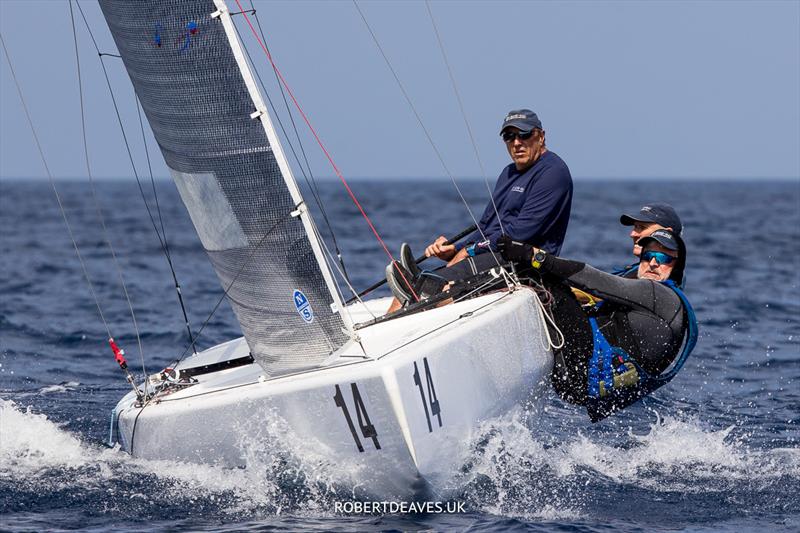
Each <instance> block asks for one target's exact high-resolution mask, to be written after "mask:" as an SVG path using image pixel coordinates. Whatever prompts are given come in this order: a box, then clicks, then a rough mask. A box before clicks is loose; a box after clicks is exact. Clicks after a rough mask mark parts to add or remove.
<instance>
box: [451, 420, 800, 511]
mask: <svg viewBox="0 0 800 533" xmlns="http://www.w3.org/2000/svg"><path fill="white" fill-rule="evenodd" d="M531 415H532V413H528V412H524V411H523V410H522V409H517V410H516V411H514V412H511V413H509V414H507V415H505V416H503V417H500V418H497V419H494V420H491V421H487V422H485V423H484V424H483V426H482V427H481V429H480V433H479V437H478V438H477V439H475V443H474V450H475V452H474V456H473V458H472V461H471V462H470V463H469V464H468V465H466V466H465V468H464V474H465V475H464V485H465V486H466V487H467V488H466V489H465V491H464V493H463V497H465V498H468V499H469V500H471V501H472V503H473V505H474V506H476V507H477V508H479V509H480V510H481V511H483V512H487V513H491V514H496V515H503V516H514V517H521V518H525V519H539V520H542V519H544V520H554V519H572V518H576V517H580V516H582V515H583V514H585V510H586V507H587V505H590V504H591V503H592V502H591V501H590V500H591V499H592V498H594V497H596V495H597V493H598V490H597V489H598V487H600V488H601V491H602V490H606V492H608V493H613V492H616V491H618V490H619V489H620V488H621V487H622V486H625V487H627V488H633V489H639V490H644V491H652V492H660V493H665V492H679V493H708V492H729V493H730V492H738V493H739V494H740V495H742V494H744V495H745V496H746V495H751V494H757V493H759V491H761V490H762V489H764V488H765V487H768V486H772V485H775V484H776V482H778V481H779V480H781V479H784V480H785V479H789V480H791V483H790V484H792V485H797V483H798V482H799V481H800V449H797V448H779V449H773V450H751V449H749V448H748V446H747V443H746V442H745V440H744V439H743V438H738V439H737V438H734V437H733V436H732V430H733V429H734V427H733V426H731V427H727V428H724V429H719V430H714V429H708V428H706V427H705V426H704V424H703V423H702V422H701V421H700V420H699V419H697V418H696V417H688V416H687V417H664V418H660V417H657V420H656V421H655V422H654V423H652V424H651V425H649V427H648V428H647V430H646V431H645V432H643V433H642V434H637V433H634V432H633V431H631V430H628V433H627V435H623V441H622V442H615V443H609V442H608V441H609V440H611V439H609V438H608V437H609V435H608V434H607V433H602V432H597V433H594V434H592V436H587V435H585V434H583V433H580V432H578V433H574V432H573V435H574V436H573V437H572V438H569V439H567V440H566V441H563V442H558V441H554V440H555V439H553V438H552V435H546V434H544V433H542V430H541V428H539V427H537V421H536V420H533V417H532V416H531ZM536 416H537V417H538V416H539V414H537V415H536ZM550 429H552V428H550ZM558 433H559V434H562V435H563V434H565V433H567V432H566V431H564V429H561V430H560V431H559V432H558ZM534 435H540V438H536V437H535V436H534Z"/></svg>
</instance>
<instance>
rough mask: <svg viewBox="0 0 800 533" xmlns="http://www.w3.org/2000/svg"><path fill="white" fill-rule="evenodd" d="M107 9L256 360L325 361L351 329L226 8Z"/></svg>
mask: <svg viewBox="0 0 800 533" xmlns="http://www.w3.org/2000/svg"><path fill="white" fill-rule="evenodd" d="M100 6H101V8H102V10H103V14H104V15H105V18H106V21H107V23H108V26H109V28H110V29H111V34H112V35H113V37H114V40H115V42H116V44H117V48H118V49H119V53H120V55H121V56H122V60H123V61H124V63H125V67H126V68H127V70H128V74H129V75H130V78H131V81H132V82H133V86H134V89H135V90H136V94H137V95H138V97H139V100H140V101H141V104H142V108H143V109H144V112H145V114H146V116H147V119H148V121H149V123H150V126H151V128H152V129H153V133H154V134H155V138H156V140H157V141H158V144H159V147H160V148H161V152H162V154H163V156H164V159H165V160H166V163H167V166H168V167H169V168H170V171H171V173H172V177H173V179H174V180H175V184H176V185H177V188H178V191H179V192H180V195H181V198H182V199H183V202H184V204H185V205H186V208H187V209H188V211H189V215H190V216H191V219H192V222H193V223H194V226H195V229H196V230H197V233H198V235H199V236H200V240H201V241H202V243H203V247H204V248H205V250H206V252H207V253H208V256H209V258H210V259H211V263H212V264H213V266H214V269H215V270H216V273H217V275H218V276H219V279H220V282H221V284H222V287H223V288H224V289H225V290H227V296H228V299H229V301H230V303H231V307H232V308H233V311H234V312H235V313H236V317H237V319H238V320H239V323H240V324H241V327H242V331H243V333H244V336H245V339H246V340H247V343H248V345H249V346H250V350H251V352H252V354H253V357H254V358H255V360H256V361H257V362H258V363H259V364H260V365H261V366H262V367H263V368H264V370H265V371H266V372H267V373H268V374H270V375H278V374H282V373H287V372H291V371H293V370H296V369H300V368H308V367H313V366H316V365H318V364H320V363H321V362H322V361H323V360H324V359H325V358H326V357H327V356H328V355H329V354H330V353H331V352H332V351H333V350H335V349H337V348H338V347H340V346H341V345H342V344H344V343H345V342H346V341H347V340H348V338H349V337H348V331H349V325H347V324H346V323H345V320H344V319H343V317H342V316H341V315H340V311H341V310H342V309H343V307H342V304H341V298H340V296H339V294H338V291H337V288H336V285H335V283H334V280H333V276H332V274H331V271H330V269H329V268H328V265H327V262H326V259H325V255H324V254H323V251H322V247H321V243H320V241H319V239H318V236H317V234H316V232H315V229H314V225H313V221H312V220H311V218H310V214H309V213H308V211H307V209H306V207H305V204H304V203H303V199H302V197H301V195H300V192H299V190H298V188H297V185H296V183H295V181H294V178H293V177H292V174H291V170H290V168H289V166H288V164H287V163H286V159H285V157H284V154H283V151H282V149H281V146H280V144H279V142H278V139H277V136H276V135H275V131H274V129H273V126H272V123H271V121H270V119H269V116H268V113H267V109H266V106H265V105H264V101H263V99H262V97H261V95H260V94H259V91H258V88H257V86H256V84H255V82H254V80H253V76H252V73H251V71H250V68H249V66H248V64H247V62H246V61H245V58H244V56H243V54H242V48H241V44H240V42H239V40H238V37H237V35H236V31H235V29H234V27H233V23H232V20H231V17H230V14H229V12H228V9H227V7H226V6H225V3H224V2H223V1H222V0H152V1H136V2H131V1H130V0H101V1H100Z"/></svg>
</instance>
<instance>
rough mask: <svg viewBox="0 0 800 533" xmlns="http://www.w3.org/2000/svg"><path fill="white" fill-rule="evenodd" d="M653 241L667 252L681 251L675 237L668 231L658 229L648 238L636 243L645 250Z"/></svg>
mask: <svg viewBox="0 0 800 533" xmlns="http://www.w3.org/2000/svg"><path fill="white" fill-rule="evenodd" d="M653 241H655V242H657V243H658V244H660V245H661V246H663V247H664V248H666V249H667V250H673V251H678V250H679V249H680V246H679V245H678V241H677V239H676V238H675V235H674V234H673V233H672V232H671V231H669V230H667V229H657V230H655V231H654V232H653V233H651V234H650V235H648V236H647V237H642V238H641V239H639V240H638V241H636V244H638V245H639V246H641V247H642V248H644V247H645V246H647V244H648V243H651V242H653Z"/></svg>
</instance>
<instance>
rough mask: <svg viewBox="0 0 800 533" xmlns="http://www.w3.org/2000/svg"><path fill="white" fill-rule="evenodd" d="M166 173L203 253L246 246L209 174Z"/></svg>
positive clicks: (171, 171) (223, 196)
mask: <svg viewBox="0 0 800 533" xmlns="http://www.w3.org/2000/svg"><path fill="white" fill-rule="evenodd" d="M169 171H170V173H171V174H172V179H174V180H175V185H177V187H178V192H179V193H180V195H181V199H182V200H183V203H184V204H186V208H187V209H188V210H189V216H190V217H191V218H192V223H193V224H194V227H195V229H196V230H197V234H198V235H199V236H200V241H201V242H202V243H203V247H204V248H205V249H206V250H208V251H210V252H215V251H220V250H230V249H231V248H243V247H245V246H247V245H248V244H249V243H248V241H247V236H246V235H245V234H244V231H242V227H241V226H240V225H239V221H238V220H237V219H236V216H235V215H234V214H233V208H231V204H230V202H228V199H227V198H226V196H225V194H224V193H223V192H222V189H220V186H219V182H218V181H217V178H216V176H215V175H214V173H213V172H180V171H178V170H174V169H169Z"/></svg>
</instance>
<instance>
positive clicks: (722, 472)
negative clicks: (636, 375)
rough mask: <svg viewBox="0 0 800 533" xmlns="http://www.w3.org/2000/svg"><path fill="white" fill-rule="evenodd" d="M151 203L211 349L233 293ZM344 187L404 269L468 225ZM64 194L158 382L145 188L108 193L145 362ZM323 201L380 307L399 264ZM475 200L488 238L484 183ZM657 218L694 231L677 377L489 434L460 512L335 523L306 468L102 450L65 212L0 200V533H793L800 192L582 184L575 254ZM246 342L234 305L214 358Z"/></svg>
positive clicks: (104, 265) (107, 306)
mask: <svg viewBox="0 0 800 533" xmlns="http://www.w3.org/2000/svg"><path fill="white" fill-rule="evenodd" d="M143 185H144V191H145V193H146V195H147V199H148V201H149V202H150V207H151V209H152V210H153V215H154V217H155V218H156V223H157V224H159V227H160V222H158V214H157V211H156V206H155V202H154V196H153V191H152V189H151V186H150V184H149V183H145V184H143ZM156 185H157V186H156V190H157V193H158V204H159V206H160V212H161V217H162V218H163V223H164V227H165V229H166V237H167V241H168V244H169V250H170V253H171V257H172V261H173V263H174V265H175V271H176V274H177V277H178V280H179V281H180V283H181V286H182V289H183V294H184V296H185V300H186V305H187V309H188V312H189V318H190V321H191V323H192V325H193V327H194V328H195V329H197V328H198V327H199V324H201V323H202V322H203V321H205V320H206V318H207V317H208V315H209V313H210V312H211V310H212V308H213V307H214V305H215V304H216V302H217V300H218V299H219V297H220V295H221V288H220V286H219V284H218V281H217V278H216V276H215V274H214V273H213V271H212V269H211V267H210V265H209V263H208V261H207V259H206V256H205V253H204V252H203V250H202V249H201V246H200V243H199V240H198V238H197V236H196V235H195V233H194V230H193V228H192V225H191V221H190V220H189V217H188V215H187V213H186V211H185V209H184V207H183V205H182V204H181V202H180V199H179V197H178V194H177V192H176V190H175V188H174V186H173V185H172V183H171V182H169V181H160V182H157V183H156ZM351 185H352V187H353V190H354V192H355V193H356V195H357V196H358V197H359V199H360V200H361V201H362V203H363V204H364V208H365V209H366V211H367V212H368V213H369V214H370V215H371V216H372V218H373V220H374V222H375V225H376V226H377V228H378V230H379V231H380V232H381V234H382V236H383V238H384V239H385V240H386V242H387V243H388V244H389V246H390V247H391V248H393V249H395V250H396V249H398V248H399V246H400V243H401V242H402V241H408V242H409V243H410V244H411V245H412V247H413V249H414V250H415V252H417V253H419V252H421V251H422V249H423V247H424V245H425V244H427V243H428V242H429V241H431V240H432V239H433V238H435V237H436V236H438V235H439V234H440V233H443V234H445V235H447V234H452V233H456V232H458V231H459V230H461V229H462V228H464V227H465V226H467V225H469V223H470V222H471V220H470V217H469V214H468V212H467V210H466V208H465V206H464V205H463V204H462V203H461V201H460V199H459V197H458V194H457V193H456V191H455V189H454V187H453V185H452V183H450V182H442V181H440V180H414V181H410V180H406V181H404V180H390V181H370V180H358V181H355V182H353V183H352V184H351ZM57 186H58V191H59V193H60V195H61V197H62V201H63V203H64V206H65V208H66V211H67V213H68V216H69V220H70V222H71V224H72V226H73V232H74V235H75V239H76V241H77V242H78V245H79V247H80V250H81V253H82V255H83V259H84V261H85V262H86V266H87V270H88V272H89V276H90V278H91V280H92V283H93V286H94V290H95V292H96V294H97V297H98V300H99V301H100V305H101V309H102V312H103V315H104V317H105V320H106V321H107V323H108V325H109V328H110V330H111V332H112V334H113V335H114V337H115V338H116V339H117V340H118V341H119V343H120V344H121V345H122V346H123V347H124V348H125V349H126V351H127V354H128V358H129V361H130V362H131V366H132V367H133V368H134V370H136V371H137V372H139V373H141V365H142V362H141V361H142V359H143V360H144V364H145V365H146V369H147V372H150V373H152V372H156V371H158V370H160V369H161V368H162V367H164V366H165V365H166V364H168V363H169V362H170V361H171V360H172V359H173V358H174V357H176V356H177V355H179V354H180V353H181V352H183V350H184V348H185V347H186V332H185V329H184V325H183V319H182V316H181V312H180V307H179V305H178V301H177V298H176V295H175V290H174V287H173V282H172V276H171V274H170V270H169V267H168V264H167V262H166V260H165V258H164V254H163V253H162V250H161V247H160V245H159V242H158V239H157V238H156V236H155V233H154V231H153V227H152V223H151V220H150V219H149V217H148V213H147V211H146V210H145V206H144V203H143V201H142V198H141V197H140V192H139V189H138V187H137V185H136V183H135V181H132V180H125V181H100V182H98V183H97V184H96V194H97V200H98V205H99V206H100V207H101V209H102V212H103V214H104V216H105V220H106V224H107V227H108V233H109V236H110V240H111V242H112V244H113V245H114V250H115V252H116V255H117V258H118V261H119V265H120V267H121V268H120V270H121V272H122V275H123V276H124V279H125V282H126V284H127V288H128V292H129V294H130V297H131V302H132V305H133V308H134V310H135V314H136V319H137V323H138V328H139V331H140V333H141V341H142V348H143V353H142V354H140V352H139V348H138V345H137V342H136V337H135V331H134V328H133V325H132V320H131V316H130V311H129V309H128V304H127V302H126V300H125V297H124V294H123V291H122V289H121V286H120V281H119V273H118V271H117V269H116V267H115V264H114V261H113V260H112V259H111V256H110V253H109V250H108V248H107V246H106V243H105V238H104V235H103V231H102V227H101V225H100V221H99V218H98V213H97V210H96V207H95V204H94V202H93V201H92V191H91V189H90V187H89V184H88V183H87V182H66V181H64V182H58V183H57ZM319 186H320V195H321V197H322V198H323V201H324V205H325V206H326V212H327V215H328V217H329V218H330V219H331V223H332V225H333V227H334V230H335V232H336V235H337V239H338V243H339V246H340V248H341V250H342V253H343V255H344V257H345V261H346V265H347V269H348V272H349V274H350V277H351V279H352V280H353V282H354V284H355V286H356V287H360V288H363V287H366V286H367V285H369V284H371V283H372V282H373V281H376V280H377V279H379V278H380V277H381V274H382V272H383V267H384V265H385V263H386V257H385V255H384V253H383V251H382V250H381V248H380V247H379V246H378V244H377V243H376V241H375V239H374V237H373V236H372V234H371V232H370V230H369V229H368V227H367V226H366V224H365V223H364V221H363V220H362V219H361V218H360V215H359V214H358V212H357V210H356V209H355V207H354V206H353V205H352V203H351V202H350V200H349V199H348V198H347V196H346V194H345V191H344V189H343V187H342V186H341V184H339V183H338V182H332V181H326V182H321V183H320V184H319ZM461 187H462V190H463V192H464V195H465V196H466V198H467V199H468V201H469V203H470V204H471V206H472V208H473V210H474V212H475V213H476V216H479V214H480V212H481V210H482V208H483V206H484V205H485V202H486V200H487V192H486V186H485V184H484V183H483V182H482V181H464V182H461ZM647 201H666V202H669V203H672V204H673V205H674V206H676V207H677V209H678V211H679V212H680V214H681V215H682V218H683V220H684V222H685V226H686V231H685V238H686V241H687V243H688V247H689V255H688V257H689V261H688V267H687V272H688V283H687V293H688V295H689V297H690V299H691V300H692V302H693V304H694V306H695V309H696V311H697V314H698V316H699V320H700V328H701V330H700V340H699V343H698V345H697V349H696V350H695V352H694V354H693V355H692V356H691V358H690V359H689V360H688V362H687V364H686V366H685V367H684V369H683V370H682V372H681V373H680V374H679V375H678V377H677V378H676V379H675V380H674V381H673V382H672V383H670V384H669V385H668V386H666V387H664V388H663V389H661V390H659V391H657V392H656V393H655V394H654V395H653V396H652V397H650V398H647V399H646V400H645V401H643V402H640V403H639V404H637V405H635V406H633V407H631V408H629V409H627V410H625V411H624V412H622V413H620V414H618V415H615V416H614V417H612V418H610V419H608V420H606V421H604V422H602V423H600V424H596V425H592V424H590V423H589V421H588V419H587V417H586V416H585V414H583V413H582V412H581V411H580V410H579V409H578V408H576V407H573V406H570V405H567V404H565V403H563V402H561V401H560V400H559V399H558V398H556V397H555V396H554V395H551V396H550V397H549V398H547V399H546V404H545V407H544V409H543V411H537V413H536V416H533V415H532V413H530V412H526V411H525V409H524V408H523V407H519V408H518V409H515V410H514V411H512V412H509V413H507V414H506V415H504V416H502V417H499V418H497V419H494V420H489V421H486V422H485V423H484V424H483V426H482V427H481V431H480V434H479V435H478V438H476V440H475V442H474V452H473V454H472V456H471V457H470V458H469V461H468V463H469V464H467V465H465V471H468V472H470V473H471V474H472V477H471V480H470V481H469V482H468V483H466V484H465V485H464V487H463V488H462V490H461V492H460V494H458V495H456V496H454V498H453V502H458V503H462V504H463V512H461V513H454V514H413V515H412V514H385V515H372V514H371V515H358V514H349V515H348V514H342V513H337V512H336V511H335V504H336V503H337V501H341V500H342V499H343V498H345V499H346V498H347V490H346V488H345V489H344V490H343V489H342V488H341V487H338V486H337V480H334V479H320V478H313V479H312V477H311V476H305V475H303V473H304V471H303V458H302V457H299V458H297V461H298V462H297V464H295V465H293V466H292V467H291V471H288V470H287V471H281V470H280V468H281V467H279V466H276V465H264V464H253V465H249V467H248V468H247V469H241V470H224V469H219V468H215V467H212V466H197V465H190V464H183V463H179V462H177V461H175V462H171V461H146V460H141V459H136V458H132V457H130V456H128V455H127V454H126V453H124V452H122V451H121V450H120V449H118V448H117V447H109V446H107V444H106V442H107V440H108V432H109V416H110V412H111V409H112V408H113V407H114V405H115V404H116V402H117V400H118V399H119V398H120V397H121V396H123V395H124V394H125V393H126V392H127V390H128V389H127V385H126V383H125V381H124V379H123V376H122V375H121V373H120V371H119V368H118V367H117V366H116V364H115V362H114V358H113V355H112V353H111V351H110V350H109V348H108V345H107V343H106V337H107V333H106V330H105V327H104V326H103V322H102V321H101V319H100V317H99V314H98V310H97V307H96V306H95V304H94V301H93V299H92V297H91V293H90V292H89V289H88V287H87V284H86V281H85V280H84V279H83V274H82V271H81V267H80V264H79V262H78V261H77V259H76V256H75V252H74V251H73V249H72V244H71V241H70V238H69V235H68V233H67V231H66V229H65V226H64V222H63V221H62V219H61V215H60V213H59V210H58V206H57V204H56V201H55V196H54V194H53V191H52V189H51V187H50V185H49V184H48V183H47V182H41V181H34V182H26V181H21V180H19V181H14V180H3V181H0V232H2V233H1V234H0V249H1V250H2V251H1V252H0V272H2V275H1V276H0V530H9V531H44V530H76V529H85V530H90V531H108V530H115V531H184V530H190V531H209V530H214V531H274V530H279V529H289V530H322V531H331V530H333V531H376V530H409V531H413V530H440V531H446V530H447V531H449V530H470V531H495V530H498V531H514V530H533V531H553V530H555V531H591V532H601V531H631V532H633V531H667V530H668V531H726V530H732V531H759V532H761V531H798V530H800V497H798V494H800V447H799V444H800V442H799V441H800V183H799V182H797V181H793V182H790V181H783V182H780V181H766V180H753V181H746V182H744V181H726V182H723V181H702V180H686V181H669V180H658V181H648V182H645V183H642V184H637V183H633V182H628V181H596V180H585V181H576V184H575V200H574V204H573V210H572V213H573V215H572V220H571V223H570V228H569V232H568V235H567V242H566V245H565V247H564V250H563V255H564V256H565V257H569V258H574V259H579V260H583V261H586V262H589V263H591V264H593V265H595V266H597V267H600V268H603V269H610V268H613V267H614V266H618V265H624V264H626V263H628V262H630V261H631V259H632V257H631V241H630V239H629V238H628V235H627V229H626V228H624V227H622V226H621V225H620V224H619V222H618V219H619V215H620V213H622V212H625V211H627V212H636V210H638V208H639V207H640V206H641V205H642V203H644V202H647ZM317 221H318V224H319V226H320V228H321V230H322V231H323V232H326V229H325V225H324V224H323V223H322V220H321V218H320V217H319V216H317ZM384 290H385V289H384ZM239 335H240V331H239V327H238V325H237V323H236V321H235V319H234V316H233V313H232V312H231V310H230V308H229V307H227V304H223V305H222V306H221V307H220V309H219V310H218V311H217V312H216V313H215V314H214V315H213V316H212V317H211V319H210V320H209V323H208V325H207V326H206V328H205V329H204V331H203V334H202V336H201V338H200V345H201V347H208V346H211V345H213V344H216V343H218V342H221V341H224V340H227V339H230V338H232V337H236V336H239ZM187 438H191V436H190V435H187ZM286 468H287V469H289V468H290V467H289V466H286Z"/></svg>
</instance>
